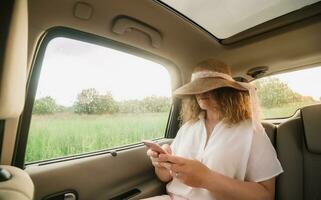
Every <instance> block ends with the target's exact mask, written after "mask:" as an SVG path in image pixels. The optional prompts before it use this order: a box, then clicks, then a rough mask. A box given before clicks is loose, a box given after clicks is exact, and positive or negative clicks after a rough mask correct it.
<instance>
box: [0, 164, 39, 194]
mask: <svg viewBox="0 0 321 200" xmlns="http://www.w3.org/2000/svg"><path fill="white" fill-rule="evenodd" d="M0 167H1V168H2V169H5V170H6V171H8V172H9V174H10V179H8V180H6V181H0V199H6V200H31V199H33V194H34V184H33V182H32V180H31V178H30V176H29V175H28V174H27V172H25V171H23V170H21V169H19V168H16V167H12V166H7V165H0Z"/></svg>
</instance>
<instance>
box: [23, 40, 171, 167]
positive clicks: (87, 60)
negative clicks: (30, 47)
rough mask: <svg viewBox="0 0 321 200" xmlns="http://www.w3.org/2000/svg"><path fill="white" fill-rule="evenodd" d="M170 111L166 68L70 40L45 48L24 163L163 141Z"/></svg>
mask: <svg viewBox="0 0 321 200" xmlns="http://www.w3.org/2000/svg"><path fill="white" fill-rule="evenodd" d="M170 106H171V86H170V77H169V73H168V71H167V70H166V69H165V67H164V66H162V65H160V64H158V63H155V62H152V61H150V60H147V59H144V58H141V57H137V56H134V55H131V54H128V53H124V52H120V51H117V50H114V49H111V48H106V47H102V46H98V45H94V44H90V43H86V42H82V41H77V40H73V39H68V38H56V39H53V40H52V41H51V42H50V43H49V44H48V46H47V48H46V52H45V56H44V60H43V64H42V68H41V74H40V79H39V83H38V89H37V94H36V100H35V102H34V106H33V115H32V120H31V126H30V131H29V138H28V144H27V151H26V161H27V162H31V161H39V160H46V159H51V158H58V157H63V156H70V155H76V154H81V153H86V152H92V151H97V150H102V149H110V148H114V147H119V146H122V145H128V144H133V143H137V142H140V141H141V140H143V139H155V138H162V137H164V134H165V128H166V123H167V118H168V115H169V109H170Z"/></svg>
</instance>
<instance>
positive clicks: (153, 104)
mask: <svg viewBox="0 0 321 200" xmlns="http://www.w3.org/2000/svg"><path fill="white" fill-rule="evenodd" d="M118 105H119V106H118V107H119V112H121V113H147V112H150V113H158V112H168V111H169V109H170V106H171V99H170V98H169V97H157V96H150V97H146V98H144V99H142V100H127V101H122V102H119V104H118Z"/></svg>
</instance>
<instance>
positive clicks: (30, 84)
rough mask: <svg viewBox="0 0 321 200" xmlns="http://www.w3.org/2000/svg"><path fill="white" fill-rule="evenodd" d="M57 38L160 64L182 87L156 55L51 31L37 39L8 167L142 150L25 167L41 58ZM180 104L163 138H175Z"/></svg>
mask: <svg viewBox="0 0 321 200" xmlns="http://www.w3.org/2000/svg"><path fill="white" fill-rule="evenodd" d="M58 37H65V38H69V39H74V40H78V41H82V42H87V43H90V44H95V45H99V46H102V47H107V48H111V49H114V50H117V51H121V52H124V53H128V54H131V55H134V56H138V57H141V58H144V59H147V60H150V61H153V62H155V63H158V64H161V65H162V66H164V67H165V68H166V69H167V70H168V71H169V74H170V75H171V79H172V78H173V74H171V73H170V72H172V71H174V73H175V76H176V77H175V78H176V79H178V80H177V84H181V78H180V76H179V72H180V71H179V69H178V67H177V66H176V65H175V64H174V63H173V62H171V61H170V60H167V59H165V58H163V57H160V56H158V55H155V54H152V53H150V52H147V51H145V50H142V49H139V48H136V47H133V46H130V45H127V44H124V43H121V42H117V41H115V40H111V39H109V38H105V37H101V36H98V35H94V34H91V33H87V32H83V31H79V30H76V29H71V28H67V27H53V28H50V29H48V30H47V31H46V32H45V33H44V34H43V35H42V36H41V38H40V39H39V41H38V44H37V48H36V51H35V53H34V56H33V61H32V64H31V69H30V72H29V75H28V80H27V84H26V99H25V107H24V110H23V112H22V114H21V116H20V118H19V124H18V129H17V135H16V141H15V147H14V152H13V157H12V163H11V164H12V165H13V166H16V167H19V168H21V169H24V168H25V166H27V165H46V164H51V163H56V162H63V161H67V160H74V159H79V158H84V157H90V156H97V155H102V154H115V152H118V151H123V150H128V149H131V148H135V147H140V146H143V144H142V143H134V144H128V145H122V146H119V147H114V148H109V149H102V150H97V151H93V152H84V153H81V154H77V155H68V156H61V157H58V158H52V159H46V160H39V161H34V162H29V163H27V164H26V165H25V153H26V147H27V140H28V135H29V128H30V122H31V118H32V109H33V104H34V101H35V97H36V93H37V88H38V82H39V77H40V73H41V68H42V63H43V59H44V55H45V52H46V48H47V45H48V44H49V43H50V41H51V40H53V39H55V38H58ZM169 69H170V70H169ZM171 86H172V87H176V85H173V84H172V85H171ZM179 104H180V102H179V99H176V98H173V102H172V105H171V109H170V111H169V114H168V120H167V124H166V128H165V133H164V138H173V137H174V136H175V135H176V132H177V130H178V128H179V127H178V126H179V121H178V115H179V109H180V108H179ZM156 140H157V139H156Z"/></svg>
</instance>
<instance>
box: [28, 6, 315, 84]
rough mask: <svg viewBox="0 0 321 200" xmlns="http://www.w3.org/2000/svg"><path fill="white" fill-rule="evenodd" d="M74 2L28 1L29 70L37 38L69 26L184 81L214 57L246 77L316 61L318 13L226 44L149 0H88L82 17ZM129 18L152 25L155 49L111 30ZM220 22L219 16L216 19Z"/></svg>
mask: <svg viewBox="0 0 321 200" xmlns="http://www.w3.org/2000/svg"><path fill="white" fill-rule="evenodd" d="M76 3H77V1H76V0H68V1H66V0H55V1H43V0H29V1H28V4H29V5H28V6H29V44H28V50H29V51H28V54H29V59H28V63H29V69H30V66H31V63H32V58H33V55H34V52H35V50H36V47H37V43H38V40H39V38H40V36H41V35H42V34H43V33H44V32H46V30H48V29H49V28H52V27H56V26H63V27H70V28H73V29H76V30H81V31H84V32H88V33H93V34H95V35H99V36H103V37H106V38H110V39H112V40H115V41H119V42H121V43H125V44H129V45H131V46H134V47H138V48H140V49H143V50H145V51H148V52H151V53H153V54H156V55H158V56H160V57H163V58H165V59H167V60H170V61H171V62H173V63H175V64H176V65H177V66H178V67H179V69H180V70H181V71H182V72H183V73H182V75H183V77H184V78H185V80H184V81H187V80H188V77H189V76H190V72H191V69H192V67H193V66H194V65H195V64H196V63H198V62H199V61H201V60H203V59H206V58H209V57H214V58H217V59H221V60H223V61H225V62H226V63H227V64H229V65H230V67H231V69H232V72H233V75H234V76H243V77H245V78H250V77H248V76H246V75H245V74H246V72H247V70H249V69H251V68H253V67H256V66H268V67H269V71H268V73H267V74H273V73H277V72H280V71H283V70H291V69H293V68H296V67H305V66H310V65H317V64H318V63H321V45H320V43H321V36H320V33H321V20H320V19H321V15H317V16H314V17H311V18H309V19H308V20H302V21H300V22H297V23H295V24H291V25H288V26H285V27H282V28H279V29H277V30H273V31H270V32H268V33H264V34H261V35H259V36H256V37H252V38H250V39H246V40H243V41H239V42H237V43H235V44H232V45H222V44H221V43H220V42H219V41H218V40H217V39H216V38H214V37H213V36H211V35H210V34H208V33H207V32H206V31H204V30H202V29H201V28H200V27H197V26H195V25H193V24H192V23H191V22H190V21H188V20H186V19H185V18H184V17H182V16H179V15H178V14H177V13H174V12H172V11H171V10H169V9H168V8H166V7H165V6H164V5H162V4H160V3H158V2H157V1H152V0H140V1H132V0H121V1H120V0H107V1H106V0H91V1H87V2H86V3H87V4H89V6H91V7H92V9H93V12H92V16H91V17H90V19H88V20H84V19H79V18H77V17H75V16H74V8H75V5H76ZM119 16H130V17H131V18H134V19H136V20H139V21H141V22H143V23H145V24H148V25H149V26H151V27H153V28H155V29H157V30H158V31H159V32H160V33H161V36H162V41H161V44H160V48H154V47H152V46H151V45H150V40H149V38H148V37H147V36H146V35H144V34H141V33H140V32H139V31H135V30H134V31H131V32H130V33H126V34H124V35H117V34H115V33H114V32H112V25H113V21H114V19H115V18H116V17H119ZM222 20H224V19H222Z"/></svg>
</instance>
